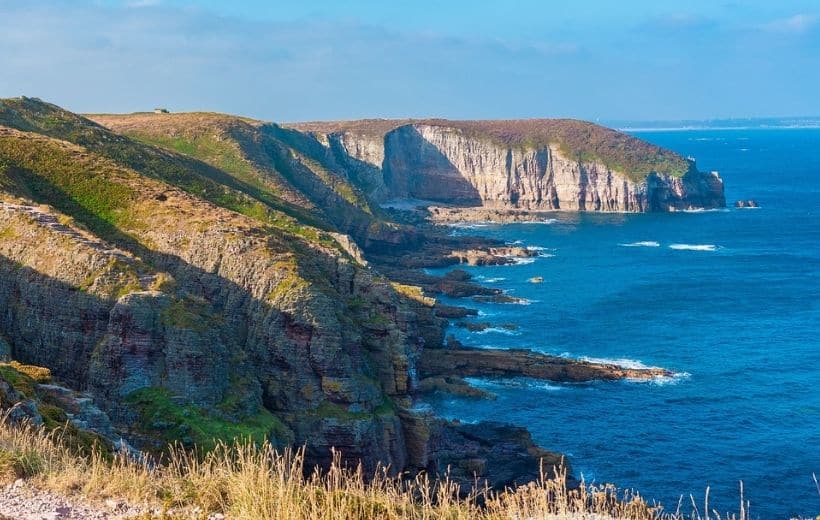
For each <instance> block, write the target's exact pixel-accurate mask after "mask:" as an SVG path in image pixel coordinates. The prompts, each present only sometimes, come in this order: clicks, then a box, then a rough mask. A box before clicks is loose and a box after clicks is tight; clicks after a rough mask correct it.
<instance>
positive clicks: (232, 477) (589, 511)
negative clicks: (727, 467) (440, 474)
mask: <svg viewBox="0 0 820 520" xmlns="http://www.w3.org/2000/svg"><path fill="white" fill-rule="evenodd" d="M304 455H305V454H304V451H303V450H291V449H285V450H283V451H281V452H280V451H277V450H276V449H274V448H273V447H272V446H271V445H270V444H269V443H264V444H262V445H256V444H252V443H241V442H239V443H235V444H230V445H229V444H224V443H223V444H218V445H217V446H216V448H215V449H213V450H212V451H210V452H208V453H205V454H202V453H200V454H194V453H191V452H190V451H186V450H184V449H182V448H181V447H177V446H172V447H170V448H169V453H168V456H167V458H166V459H167V460H166V461H165V462H163V463H154V462H151V461H148V460H145V459H141V460H140V459H135V458H133V457H129V456H127V455H124V454H119V455H116V456H114V457H113V458H112V457H110V456H104V455H103V454H101V453H98V452H93V453H90V454H81V453H77V452H76V451H73V450H72V449H71V448H69V447H68V445H67V444H66V443H65V442H63V439H62V438H61V437H60V435H59V434H58V433H54V432H52V433H46V432H45V431H43V430H42V429H41V428H36V427H32V426H30V425H25V424H24V425H14V424H11V423H10V422H9V421H7V420H5V419H2V420H0V476H2V478H3V479H5V480H7V481H9V480H13V479H16V478H26V479H28V480H29V481H30V482H31V483H32V485H34V486H35V487H40V488H43V489H48V490H52V491H57V492H61V493H66V494H77V495H80V496H82V497H85V498H87V499H89V500H92V501H93V500H102V499H106V498H115V499H118V500H125V501H127V502H129V503H132V504H137V505H140V504H145V505H146V506H148V507H151V508H158V509H161V510H166V511H167V510H176V511H193V510H197V511H200V512H202V514H205V513H209V512H220V513H223V514H225V515H226V517H227V518H231V519H240V520H264V519H277V520H280V519H281V520H291V519H293V520H296V519H319V520H338V519H353V520H360V519H361V520H364V519H384V520H399V519H412V520H439V519H445V520H471V519H479V520H491V519H492V520H502V519H509V520H525V519H532V520H559V519H573V520H578V519H590V520H592V519H595V520H602V519H624V520H655V519H658V520H666V519H669V520H685V519H691V520H706V519H708V518H711V519H713V520H718V519H719V520H723V519H734V520H747V518H748V517H747V514H748V513H747V511H748V505H746V504H744V503H743V499H742V496H741V508H740V513H739V516H735V515H725V516H720V515H718V514H717V513H716V512H714V511H712V512H709V497H708V490H707V495H706V499H705V501H704V512H703V515H704V516H703V517H701V514H700V513H699V511H698V509H697V507H696V506H695V507H693V509H692V512H691V513H689V514H683V513H681V512H680V508H679V510H678V512H675V513H665V512H663V511H662V510H661V508H660V507H658V506H655V505H651V504H649V503H647V502H646V501H645V500H644V499H643V498H642V497H641V496H640V495H638V494H637V493H633V492H619V491H618V490H617V489H616V488H615V487H614V486H611V485H605V486H593V485H588V484H586V483H583V482H582V483H581V485H580V487H578V488H577V489H569V488H568V487H567V474H566V470H564V469H560V468H558V469H557V472H556V475H557V476H556V477H554V478H547V476H546V475H547V473H548V472H547V471H546V469H547V468H542V471H541V475H542V476H541V478H540V479H539V480H538V481H536V482H533V483H530V484H529V485H526V486H521V487H519V488H517V489H514V490H513V489H508V490H505V491H501V492H495V491H491V490H489V489H487V488H486V487H485V488H480V487H477V488H476V489H473V490H472V491H471V492H469V493H467V494H464V493H462V492H461V490H460V489H459V486H458V485H457V484H456V483H454V482H452V481H451V480H449V479H447V478H446V477H445V478H442V479H432V478H430V477H428V476H427V475H426V474H420V475H418V476H415V477H414V478H410V477H405V478H396V477H394V476H392V475H391V473H390V472H389V471H388V469H387V468H380V469H379V470H378V471H376V472H375V474H372V475H370V474H365V473H364V471H363V470H362V468H361V467H356V468H351V467H348V466H345V465H344V464H342V462H341V458H340V457H339V456H338V454H335V456H334V459H333V460H334V461H333V463H332V464H331V466H330V468H328V469H326V470H324V471H320V470H318V469H317V470H313V471H310V470H308V471H305V469H306V468H305V457H304ZM741 493H742V488H741ZM693 504H694V501H693Z"/></svg>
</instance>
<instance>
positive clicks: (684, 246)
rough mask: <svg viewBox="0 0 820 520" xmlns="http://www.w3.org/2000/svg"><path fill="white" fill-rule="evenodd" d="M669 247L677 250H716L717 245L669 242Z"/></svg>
mask: <svg viewBox="0 0 820 520" xmlns="http://www.w3.org/2000/svg"><path fill="white" fill-rule="evenodd" d="M669 249H675V250H677V251H717V250H718V246H716V245H714V244H670V245H669Z"/></svg>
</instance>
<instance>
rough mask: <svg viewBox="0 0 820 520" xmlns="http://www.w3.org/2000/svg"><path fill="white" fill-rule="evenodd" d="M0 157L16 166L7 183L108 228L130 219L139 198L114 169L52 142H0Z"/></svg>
mask: <svg viewBox="0 0 820 520" xmlns="http://www.w3.org/2000/svg"><path fill="white" fill-rule="evenodd" d="M0 155H2V156H3V157H4V158H5V159H6V160H7V161H8V162H9V163H13V164H14V165H15V168H10V169H9V170H8V171H7V173H6V175H5V177H6V179H7V181H10V180H12V178H15V177H16V180H18V182H20V181H21V182H20V184H23V185H25V186H24V189H25V191H28V192H30V193H31V194H32V195H35V196H37V198H38V199H40V200H42V199H45V200H49V201H54V202H56V203H57V204H61V205H63V206H65V204H66V203H68V202H70V203H71V204H73V205H77V206H79V207H81V208H83V209H84V210H86V211H87V212H89V213H91V214H93V215H94V216H95V217H97V218H99V219H101V220H103V221H104V222H107V223H109V224H113V225H118V224H121V223H123V222H124V221H125V220H124V219H125V217H127V215H125V214H124V212H123V210H125V209H126V208H128V207H129V206H130V205H131V203H132V202H134V200H135V199H136V196H137V194H136V192H135V190H134V189H133V188H131V187H130V186H128V185H126V184H125V183H124V182H123V181H122V180H120V179H118V178H117V177H120V174H119V172H117V171H116V168H115V167H114V166H113V165H110V164H105V163H104V162H103V161H94V160H91V159H89V158H88V157H81V156H80V155H79V154H78V153H76V152H72V151H69V150H66V149H64V148H63V147H61V146H59V145H57V144H55V143H53V142H49V141H45V140H34V139H26V140H22V139H14V138H0ZM21 170H22V171H21ZM27 173H35V175H30V174H28V175H27ZM55 188H56V189H55ZM57 204H55V205H57Z"/></svg>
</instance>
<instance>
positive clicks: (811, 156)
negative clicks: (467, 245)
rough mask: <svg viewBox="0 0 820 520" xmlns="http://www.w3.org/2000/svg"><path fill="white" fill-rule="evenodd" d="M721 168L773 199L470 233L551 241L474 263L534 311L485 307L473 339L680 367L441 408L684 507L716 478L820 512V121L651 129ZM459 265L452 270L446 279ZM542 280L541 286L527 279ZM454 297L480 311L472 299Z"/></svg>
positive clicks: (557, 218) (770, 503)
mask: <svg viewBox="0 0 820 520" xmlns="http://www.w3.org/2000/svg"><path fill="white" fill-rule="evenodd" d="M636 135H638V136H639V137H641V138H643V139H646V140H648V141H651V142H653V143H656V144H659V145H661V146H665V147H668V148H671V149H673V150H675V151H678V152H679V153H681V154H683V155H692V156H694V157H696V158H697V161H698V166H699V168H700V169H701V170H704V169H706V170H712V169H715V170H719V171H720V173H721V176H722V177H723V179H724V181H725V183H726V196H727V201H728V202H729V204H730V205H731V203H733V202H734V201H735V200H737V199H750V198H753V199H756V200H758V201H759V202H760V204H761V206H762V208H761V209H734V208H730V209H728V210H725V211H708V212H697V213H674V214H653V215H621V214H570V213H555V214H554V215H553V219H554V220H550V221H548V222H549V223H545V224H511V225H503V226H501V225H486V226H475V227H471V228H454V230H453V232H454V233H461V234H467V233H472V234H475V233H478V234H483V235H488V236H492V237H498V238H501V239H504V240H506V241H508V242H516V243H522V244H524V245H527V246H535V247H542V248H545V249H544V250H543V253H544V256H542V257H540V258H537V259H535V261H534V262H532V263H524V264H520V265H514V266H500V267H499V266H496V267H474V268H467V270H468V271H469V272H470V273H471V274H473V275H474V276H475V277H476V278H477V280H478V281H483V283H486V284H488V285H492V286H496V287H499V288H502V289H505V290H506V291H508V292H509V294H511V295H514V296H519V297H522V298H526V299H527V300H529V302H530V303H529V305H518V304H472V302H467V303H470V306H473V307H477V308H479V309H480V311H481V314H482V315H481V316H479V317H478V318H476V320H477V321H489V322H491V323H494V324H507V323H514V324H516V325H517V326H518V329H517V330H516V331H512V332H511V331H507V330H504V329H491V330H489V331H484V332H482V333H475V332H469V331H466V330H464V329H457V328H452V329H451V331H450V332H451V333H453V334H455V335H456V337H458V338H459V339H460V340H461V341H462V342H464V343H465V344H467V345H474V346H485V347H488V348H510V347H526V348H533V349H536V350H540V351H543V352H547V353H551V354H566V355H569V356H572V357H589V358H595V359H608V360H621V362H622V363H627V364H630V363H631V364H636V363H642V364H644V365H650V366H661V367H665V368H669V369H672V370H674V371H676V372H677V373H679V376H678V377H676V378H674V379H672V380H669V381H656V382H652V383H635V382H620V383H596V384H584V385H556V384H544V383H543V382H531V381H487V380H483V381H475V383H476V384H479V385H484V386H485V387H486V388H488V389H489V390H491V391H492V392H494V393H495V394H496V395H497V396H498V398H497V400H495V401H488V400H472V399H466V398H455V397H453V396H446V395H438V396H433V397H431V398H430V399H429V403H430V404H431V405H432V406H433V407H434V409H435V410H436V411H437V412H439V413H440V414H442V415H444V416H447V417H451V418H459V419H461V420H466V421H477V420H484V419H491V420H500V421H506V422H510V423H514V424H519V425H524V426H527V427H528V428H529V429H530V430H531V431H532V433H533V436H534V438H535V440H536V441H537V442H538V443H539V444H541V445H542V446H544V447H546V448H549V449H553V450H557V451H561V452H564V453H567V454H568V455H569V457H570V460H571V463H572V465H573V469H574V473H575V474H576V475H578V476H580V475H581V474H583V476H584V477H585V478H586V479H587V481H595V482H599V483H601V482H613V483H616V484H617V485H618V486H619V487H622V488H634V489H636V490H639V491H640V492H641V494H642V495H644V496H646V497H648V498H653V499H655V500H658V501H660V502H662V503H663V504H664V505H665V506H666V507H667V508H671V509H672V510H674V509H675V507H676V506H677V503H678V500H679V498H680V497H681V495H683V496H684V497H685V505H686V504H688V503H689V495H690V494H691V495H694V496H695V497H696V499H697V500H698V501H699V503H700V504H701V505H702V502H703V495H704V492H705V489H706V487H707V486H709V487H710V489H711V493H710V503H711V504H712V507H714V508H716V509H718V510H719V511H722V512H725V511H729V510H731V511H735V512H736V511H737V510H738V504H739V492H738V482H739V481H741V480H742V481H743V483H744V487H745V497H746V499H747V500H749V501H751V504H752V509H751V511H752V518H765V519H768V518H789V517H790V516H792V515H803V516H806V517H810V518H814V516H815V515H818V514H820V494H818V491H817V489H816V488H815V484H814V481H813V480H812V472H816V473H817V474H818V478H820V303H818V302H820V130H805V129H803V130H800V129H788V130H787V129H783V130H720V131H708V130H698V131H666V132H647V133H636ZM441 271H444V270H438V272H441ZM534 276H541V277H543V278H544V282H543V283H542V284H532V283H529V282H528V279H529V278H530V277H534ZM453 303H456V304H458V303H461V304H465V302H464V301H458V300H456V301H454V302H453Z"/></svg>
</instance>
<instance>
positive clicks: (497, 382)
mask: <svg viewBox="0 0 820 520" xmlns="http://www.w3.org/2000/svg"><path fill="white" fill-rule="evenodd" d="M464 380H465V381H466V382H467V383H469V384H470V385H471V386H474V387H476V388H480V389H482V390H488V391H492V390H498V389H502V388H526V389H528V390H546V391H549V392H555V391H559V390H563V389H564V387H563V386H562V385H559V384H555V383H549V382H545V381H541V380H538V379H530V378H526V377H513V378H493V379H490V378H482V377H465V378H464Z"/></svg>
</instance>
